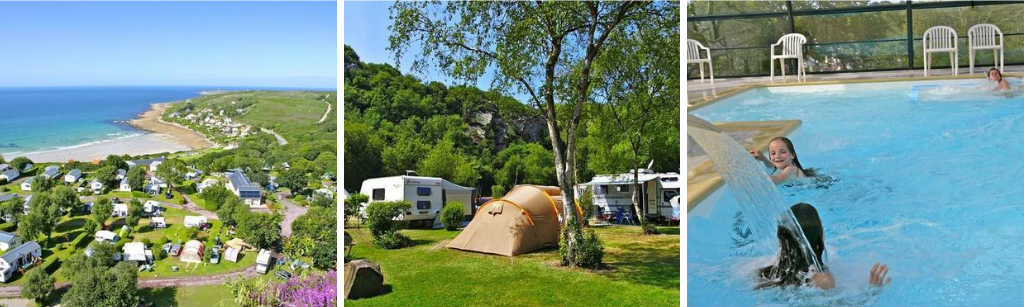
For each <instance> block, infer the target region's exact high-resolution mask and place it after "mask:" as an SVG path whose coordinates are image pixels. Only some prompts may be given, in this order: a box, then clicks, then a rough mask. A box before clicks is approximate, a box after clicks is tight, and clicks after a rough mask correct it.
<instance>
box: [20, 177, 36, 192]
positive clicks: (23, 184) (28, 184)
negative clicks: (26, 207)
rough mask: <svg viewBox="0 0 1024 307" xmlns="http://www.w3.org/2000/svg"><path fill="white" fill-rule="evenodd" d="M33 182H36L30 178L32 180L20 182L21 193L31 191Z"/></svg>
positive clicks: (34, 178)
mask: <svg viewBox="0 0 1024 307" xmlns="http://www.w3.org/2000/svg"><path fill="white" fill-rule="evenodd" d="M34 181H36V177H32V178H29V179H25V181H22V182H21V190H22V191H32V182H34Z"/></svg>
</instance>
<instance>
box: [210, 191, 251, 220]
mask: <svg viewBox="0 0 1024 307" xmlns="http://www.w3.org/2000/svg"><path fill="white" fill-rule="evenodd" d="M248 212H249V206H248V205H246V204H245V203H244V202H242V199H241V198H238V196H235V195H229V196H228V197H227V198H226V200H225V201H224V204H223V205H221V206H220V209H217V218H218V219H220V221H221V222H222V223H224V225H225V226H234V225H237V224H238V218H239V216H240V215H242V214H245V213H248Z"/></svg>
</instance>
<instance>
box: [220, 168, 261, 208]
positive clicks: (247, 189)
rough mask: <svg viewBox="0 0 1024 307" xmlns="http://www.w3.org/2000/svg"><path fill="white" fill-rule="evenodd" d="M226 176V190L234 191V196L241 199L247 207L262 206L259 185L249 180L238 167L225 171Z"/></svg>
mask: <svg viewBox="0 0 1024 307" xmlns="http://www.w3.org/2000/svg"><path fill="white" fill-rule="evenodd" d="M227 176H228V184H227V188H228V190H231V192H233V193H235V195H236V196H238V197H239V198H241V199H242V201H244V202H245V203H246V204H248V205H249V207H262V206H263V201H262V200H263V199H262V197H261V196H260V186H259V185H256V184H253V183H252V182H250V181H249V177H246V176H245V173H243V172H242V170H240V169H233V170H231V171H229V172H227Z"/></svg>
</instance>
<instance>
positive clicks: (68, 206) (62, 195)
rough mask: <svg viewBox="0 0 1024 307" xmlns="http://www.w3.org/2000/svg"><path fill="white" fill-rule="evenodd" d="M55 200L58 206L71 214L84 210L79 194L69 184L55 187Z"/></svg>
mask: <svg viewBox="0 0 1024 307" xmlns="http://www.w3.org/2000/svg"><path fill="white" fill-rule="evenodd" d="M53 201H54V202H55V203H56V204H57V207H58V208H61V209H64V210H65V211H67V212H68V213H70V215H75V213H77V212H82V201H81V200H80V199H78V194H77V193H75V190H74V189H72V188H71V187H69V186H59V187H57V188H56V189H54V190H53Z"/></svg>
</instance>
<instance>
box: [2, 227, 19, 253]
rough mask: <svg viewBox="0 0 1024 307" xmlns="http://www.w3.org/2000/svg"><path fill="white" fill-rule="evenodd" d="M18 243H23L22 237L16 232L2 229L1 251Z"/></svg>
mask: <svg viewBox="0 0 1024 307" xmlns="http://www.w3.org/2000/svg"><path fill="white" fill-rule="evenodd" d="M18 245H21V237H19V236H18V235H17V234H14V233H10V232H6V231H0V251H6V250H8V249H11V248H12V247H15V246H18Z"/></svg>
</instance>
